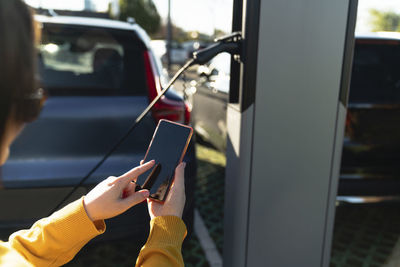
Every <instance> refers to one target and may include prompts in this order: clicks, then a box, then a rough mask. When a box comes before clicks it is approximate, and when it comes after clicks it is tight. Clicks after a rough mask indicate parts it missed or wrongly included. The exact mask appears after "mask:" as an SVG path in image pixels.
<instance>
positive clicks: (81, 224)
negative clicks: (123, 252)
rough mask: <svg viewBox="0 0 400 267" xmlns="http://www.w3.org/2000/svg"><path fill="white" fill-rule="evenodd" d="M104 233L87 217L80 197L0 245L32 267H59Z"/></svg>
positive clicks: (101, 222)
mask: <svg viewBox="0 0 400 267" xmlns="http://www.w3.org/2000/svg"><path fill="white" fill-rule="evenodd" d="M104 231H105V223H104V221H97V222H95V223H93V222H92V221H91V220H90V219H89V217H88V216H87V214H86V211H85V208H84V206H83V197H82V198H81V199H79V200H77V201H74V202H72V203H71V204H69V205H68V206H66V207H64V208H63V209H61V210H59V211H57V212H55V213H53V214H52V215H51V216H50V217H47V218H43V219H41V220H39V221H37V222H36V223H35V224H34V225H33V226H32V227H31V228H30V229H29V230H21V231H18V232H15V233H14V234H12V235H11V236H10V238H9V241H8V243H3V244H4V245H5V246H6V247H8V249H9V250H10V253H8V254H9V255H16V253H15V252H17V253H18V254H19V255H21V256H22V257H23V258H24V259H25V260H26V261H27V262H29V263H31V264H32V265H33V266H60V265H63V264H65V263H67V262H69V261H70V260H71V259H72V258H73V257H74V256H75V254H76V253H78V251H79V250H80V249H81V248H82V247H83V246H84V245H85V244H86V243H87V242H89V241H90V240H91V239H92V238H94V237H95V236H97V235H99V234H101V233H103V232H104ZM3 248H4V247H3ZM2 254H3V255H0V260H3V259H6V258H7V257H6V256H7V255H4V251H3V253H2ZM2 263H3V262H2Z"/></svg>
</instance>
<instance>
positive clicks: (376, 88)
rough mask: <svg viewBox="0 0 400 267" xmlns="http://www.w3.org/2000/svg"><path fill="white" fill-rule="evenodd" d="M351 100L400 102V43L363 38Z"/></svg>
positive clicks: (356, 53) (357, 49)
mask: <svg viewBox="0 0 400 267" xmlns="http://www.w3.org/2000/svg"><path fill="white" fill-rule="evenodd" d="M349 101H350V102H353V103H354V102H358V103H399V102H400V45H399V43H398V42H387V43H379V42H375V43H371V42H369V41H367V40H365V41H364V40H362V41H361V42H359V43H356V46H355V50H354V61H353V73H352V77H351V86H350V98H349Z"/></svg>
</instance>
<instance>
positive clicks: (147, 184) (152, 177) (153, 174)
mask: <svg viewBox="0 0 400 267" xmlns="http://www.w3.org/2000/svg"><path fill="white" fill-rule="evenodd" d="M161 123H172V124H175V125H179V126H181V127H185V128H188V129H190V132H189V135H188V137H187V140H186V144H185V146H184V149H183V150H182V153H181V156H180V159H179V161H178V164H177V166H178V165H179V164H180V163H181V162H182V160H183V158H184V156H185V154H186V151H187V148H188V146H189V143H190V140H191V138H192V135H193V128H192V127H190V126H187V125H184V124H180V123H177V122H173V121H169V120H165V119H161V120H160V121H159V122H158V125H157V127H156V130H155V131H154V134H153V137H152V139H151V141H150V144H149V147H148V148H147V151H146V154H145V156H144V159H143V161H144V162H145V161H146V160H147V156H148V153H149V151H150V149H151V146H152V144H153V141H154V138H155V137H156V134H157V130H158V128H159V127H160V125H161ZM150 160H151V159H150ZM177 166H175V168H176V167H177ZM160 168H162V166H160V165H158V164H157V162H156V165H155V166H154V167H153V169H152V171H151V173H150V174H149V176H148V177H147V178H146V181H145V182H144V183H143V185H141V188H143V189H144V188H145V189H149V188H151V186H152V184H153V183H154V180H155V179H156V178H157V175H158V174H159V173H160ZM172 175H174V174H172ZM173 181H174V177H172V179H171V180H170V182H169V184H168V188H167V191H166V193H165V196H164V199H163V200H159V199H157V198H153V197H151V196H150V198H151V199H152V200H154V201H157V202H160V203H163V202H164V201H165V199H166V197H167V196H168V193H169V189H170V187H171V184H172V183H173Z"/></svg>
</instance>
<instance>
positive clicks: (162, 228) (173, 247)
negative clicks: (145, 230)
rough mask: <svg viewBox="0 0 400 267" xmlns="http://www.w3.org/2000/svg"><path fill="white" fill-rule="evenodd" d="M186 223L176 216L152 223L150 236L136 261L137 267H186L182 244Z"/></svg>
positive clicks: (161, 218)
mask: <svg viewBox="0 0 400 267" xmlns="http://www.w3.org/2000/svg"><path fill="white" fill-rule="evenodd" d="M185 236H186V226H185V223H184V222H183V221H182V220H181V219H180V218H178V217H176V216H160V217H156V218H154V219H153V220H151V221H150V234H149V238H148V239H147V242H146V244H145V245H144V246H143V248H142V249H141V251H140V253H139V257H138V259H137V261H136V266H137V267H139V266H140V267H146V266H157V267H164V266H165V267H167V266H168V267H169V266H184V263H183V258H182V252H181V250H182V242H183V240H184V239H185Z"/></svg>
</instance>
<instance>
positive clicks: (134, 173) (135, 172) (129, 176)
mask: <svg viewBox="0 0 400 267" xmlns="http://www.w3.org/2000/svg"><path fill="white" fill-rule="evenodd" d="M154 163H155V161H154V160H151V161H149V162H146V163H145V164H143V165H140V166H137V167H136V168H133V169H132V170H130V171H128V172H126V173H124V174H123V175H121V176H120V177H118V178H119V179H122V180H126V181H136V178H137V177H138V176H139V175H141V174H142V173H144V172H146V171H148V170H150V169H151V168H152V167H153V166H154Z"/></svg>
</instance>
